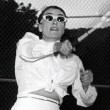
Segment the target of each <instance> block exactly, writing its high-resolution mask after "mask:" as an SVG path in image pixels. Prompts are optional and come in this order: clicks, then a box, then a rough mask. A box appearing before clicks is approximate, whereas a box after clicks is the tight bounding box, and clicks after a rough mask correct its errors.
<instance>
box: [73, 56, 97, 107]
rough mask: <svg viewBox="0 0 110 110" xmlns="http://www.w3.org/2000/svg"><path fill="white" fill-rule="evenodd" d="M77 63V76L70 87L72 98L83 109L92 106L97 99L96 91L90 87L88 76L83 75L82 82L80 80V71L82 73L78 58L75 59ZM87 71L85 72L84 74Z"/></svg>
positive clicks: (81, 65) (82, 68)
mask: <svg viewBox="0 0 110 110" xmlns="http://www.w3.org/2000/svg"><path fill="white" fill-rule="evenodd" d="M77 62H78V66H79V67H78V68H79V70H78V74H77V76H76V79H75V82H74V84H73V85H72V93H73V96H74V97H75V98H76V99H77V105H80V106H83V107H88V106H90V105H92V104H93V103H94V102H95V100H96V97H97V91H96V88H95V87H93V86H91V84H90V83H88V82H89V80H91V78H90V76H89V75H88V76H87V75H85V77H84V76H83V77H84V79H83V81H82V79H81V74H82V73H81V71H80V70H83V71H84V67H83V64H82V62H81V60H80V59H79V58H77ZM86 73H87V71H85V74H86ZM89 78H90V79H89ZM86 83H87V84H86ZM86 85H87V86H86Z"/></svg>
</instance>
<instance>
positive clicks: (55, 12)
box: [44, 8, 64, 16]
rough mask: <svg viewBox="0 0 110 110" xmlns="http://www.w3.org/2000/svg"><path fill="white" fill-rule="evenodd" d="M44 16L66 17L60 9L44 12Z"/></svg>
mask: <svg viewBox="0 0 110 110" xmlns="http://www.w3.org/2000/svg"><path fill="white" fill-rule="evenodd" d="M44 14H53V15H62V16H64V13H63V12H62V11H61V10H60V9H55V8H50V9H48V10H46V11H45V12H44Z"/></svg>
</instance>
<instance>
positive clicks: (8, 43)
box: [0, 0, 110, 110]
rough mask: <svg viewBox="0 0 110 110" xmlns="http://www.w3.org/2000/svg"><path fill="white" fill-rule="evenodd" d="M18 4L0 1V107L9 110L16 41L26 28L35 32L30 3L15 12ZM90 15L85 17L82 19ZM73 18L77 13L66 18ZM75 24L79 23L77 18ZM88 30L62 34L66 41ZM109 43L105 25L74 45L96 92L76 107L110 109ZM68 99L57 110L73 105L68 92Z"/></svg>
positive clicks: (13, 93)
mask: <svg viewBox="0 0 110 110" xmlns="http://www.w3.org/2000/svg"><path fill="white" fill-rule="evenodd" d="M21 5H22V4H21ZM87 6H88V4H87ZM18 7H19V5H18V4H17V3H16V2H15V1H14V0H8V1H7V0H1V1H0V27H1V29H0V110H10V109H11V107H12V105H13V104H14V102H15V100H16V95H17V84H16V80H15V75H14V65H15V55H16V43H17V41H18V40H19V39H20V38H21V37H22V36H23V35H24V34H25V32H27V31H30V32H34V33H35V34H37V32H36V30H37V28H36V27H34V26H33V25H34V23H35V22H33V21H35V20H36V17H35V16H34V15H35V10H31V9H30V5H29V6H27V7H25V6H24V5H23V10H24V12H17V11H16V9H17V8H18ZM30 10H31V11H30ZM79 17H80V16H78V18H79ZM85 17H87V16H85ZM93 17H94V16H91V17H88V19H86V20H90V19H91V18H93ZM99 17H101V16H100V15H99V16H95V18H98V19H99ZM76 18H77V16H75V17H70V19H73V20H75V19H76ZM79 19H81V18H79ZM83 19H84V16H83ZM31 21H32V22H31ZM81 22H82V21H81ZM88 22H89V21H88ZM77 23H80V22H79V21H77ZM88 30H89V29H86V28H78V29H70V30H67V33H66V36H69V40H74V38H77V37H79V36H81V35H82V34H84V33H85V32H87V31H88ZM109 43H110V27H109V26H108V27H106V28H104V29H101V28H100V29H97V30H96V31H95V32H94V33H92V34H91V35H89V37H88V38H87V39H85V40H84V41H83V42H81V43H80V44H79V45H78V46H76V49H77V54H78V55H79V56H80V58H81V59H82V61H83V63H84V66H85V68H86V69H91V70H92V71H93V73H94V82H93V85H94V86H96V88H97V91H98V98H97V100H96V102H95V103H94V105H93V106H91V107H89V108H80V110H83V109H84V110H85V109H86V110H87V109H88V110H97V109H100V110H110V95H109V94H110V72H109V65H110V60H109V56H110V55H109V51H110V45H109ZM70 88H71V87H70ZM70 88H68V91H69V90H70ZM69 98H70V99H69ZM69 98H68V97H66V98H64V102H63V104H62V106H61V110H73V108H75V107H74V106H73V105H72V100H73V97H72V96H71V95H70V96H69ZM76 108H77V107H76ZM77 110H79V108H77Z"/></svg>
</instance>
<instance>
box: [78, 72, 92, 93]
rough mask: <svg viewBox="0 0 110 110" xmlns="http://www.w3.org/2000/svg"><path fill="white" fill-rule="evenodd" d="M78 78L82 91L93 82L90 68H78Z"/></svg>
mask: <svg viewBox="0 0 110 110" xmlns="http://www.w3.org/2000/svg"><path fill="white" fill-rule="evenodd" d="M80 80H81V82H82V86H83V89H84V91H85V92H86V91H87V90H88V86H89V85H90V84H91V83H92V82H93V73H92V72H91V70H86V71H83V70H80Z"/></svg>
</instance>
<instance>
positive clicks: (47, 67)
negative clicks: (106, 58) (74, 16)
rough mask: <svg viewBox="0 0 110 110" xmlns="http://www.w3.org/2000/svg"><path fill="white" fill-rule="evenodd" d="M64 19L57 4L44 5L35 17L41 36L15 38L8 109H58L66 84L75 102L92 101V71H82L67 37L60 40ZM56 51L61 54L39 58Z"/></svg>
mask: <svg viewBox="0 0 110 110" xmlns="http://www.w3.org/2000/svg"><path fill="white" fill-rule="evenodd" d="M66 21H67V18H66V14H65V12H64V11H63V10H62V9H61V8H60V7H57V6H49V7H46V8H45V9H44V10H43V11H42V13H41V14H40V15H39V18H38V23H39V31H40V32H41V33H42V39H39V37H38V36H37V35H35V34H33V33H30V32H27V33H26V34H25V36H24V37H23V38H22V39H20V40H19V42H18V44H17V51H16V62H15V75H16V80H17V84H18V94H17V101H16V102H15V104H14V106H13V107H12V109H11V110H59V105H60V104H61V103H62V101H63V100H62V99H63V97H64V96H66V95H68V93H67V87H68V86H70V85H72V94H73V96H74V97H75V98H76V99H77V105H80V106H84V107H88V106H90V105H92V104H93V103H94V101H95V99H96V97H97V92H96V89H95V88H94V87H93V86H91V82H92V81H93V74H92V72H91V71H88V70H86V71H85V70H84V68H83V65H82V62H81V60H80V59H79V57H78V56H76V55H74V54H71V53H70V51H71V50H72V46H71V44H70V42H69V41H68V40H66V41H65V42H63V43H60V39H61V37H62V36H63V34H64V31H65V25H66ZM56 51H59V52H60V53H62V54H58V55H57V56H54V55H50V56H48V57H45V58H41V57H42V56H44V55H48V54H51V53H53V52H56Z"/></svg>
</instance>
